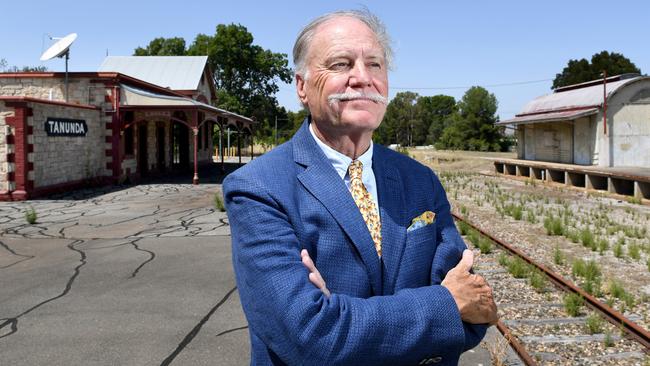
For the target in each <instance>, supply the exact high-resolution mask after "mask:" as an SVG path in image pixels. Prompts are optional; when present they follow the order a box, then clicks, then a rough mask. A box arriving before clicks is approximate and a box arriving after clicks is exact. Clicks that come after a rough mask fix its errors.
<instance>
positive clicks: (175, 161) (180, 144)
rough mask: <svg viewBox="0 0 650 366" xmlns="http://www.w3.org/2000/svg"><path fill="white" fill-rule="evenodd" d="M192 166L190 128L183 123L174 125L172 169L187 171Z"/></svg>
mask: <svg viewBox="0 0 650 366" xmlns="http://www.w3.org/2000/svg"><path fill="white" fill-rule="evenodd" d="M189 166H190V134H189V128H187V126H185V125H184V124H182V123H178V122H174V123H173V124H172V167H173V168H174V169H187V168H189Z"/></svg>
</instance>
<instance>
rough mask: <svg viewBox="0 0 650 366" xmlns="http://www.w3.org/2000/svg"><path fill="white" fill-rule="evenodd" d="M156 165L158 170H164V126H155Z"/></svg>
mask: <svg viewBox="0 0 650 366" xmlns="http://www.w3.org/2000/svg"><path fill="white" fill-rule="evenodd" d="M156 166H157V167H158V171H159V172H161V173H162V172H164V171H165V168H166V166H165V127H162V126H158V127H157V128H156Z"/></svg>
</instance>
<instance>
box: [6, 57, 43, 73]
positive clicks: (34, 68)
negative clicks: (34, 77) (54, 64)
mask: <svg viewBox="0 0 650 366" xmlns="http://www.w3.org/2000/svg"><path fill="white" fill-rule="evenodd" d="M0 71H3V72H43V71H47V66H42V65H41V66H23V67H18V66H15V65H14V66H9V63H8V62H7V60H5V59H4V58H0Z"/></svg>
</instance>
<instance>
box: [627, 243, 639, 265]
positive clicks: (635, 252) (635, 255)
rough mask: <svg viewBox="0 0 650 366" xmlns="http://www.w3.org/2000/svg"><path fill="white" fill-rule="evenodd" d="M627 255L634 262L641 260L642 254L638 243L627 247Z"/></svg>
mask: <svg viewBox="0 0 650 366" xmlns="http://www.w3.org/2000/svg"><path fill="white" fill-rule="evenodd" d="M627 255H629V256H630V258H632V259H634V260H637V261H638V260H639V259H641V253H640V248H639V245H637V244H636V243H632V244H630V245H629V246H628V247H627Z"/></svg>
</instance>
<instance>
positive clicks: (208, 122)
mask: <svg viewBox="0 0 650 366" xmlns="http://www.w3.org/2000/svg"><path fill="white" fill-rule="evenodd" d="M64 80H65V74H64V73H60V72H37V73H0V200H5V201H6V200H24V199H29V198H33V197H38V196H43V195H47V194H51V193H55V192H62V191H68V190H71V189H75V188H81V187H85V186H89V185H109V184H116V183H120V182H124V181H126V180H129V181H132V182H133V181H138V180H139V179H141V178H143V177H145V176H149V175H163V174H167V173H169V172H172V171H187V172H188V174H192V171H193V183H194V184H198V183H199V165H200V164H202V163H212V162H213V155H214V154H215V150H216V155H218V156H219V157H220V159H221V164H222V166H223V156H224V149H225V143H222V141H225V136H224V135H225V134H226V133H228V137H229V136H230V133H231V132H234V134H235V136H236V137H235V138H236V146H237V151H238V154H239V157H240V159H241V154H242V151H243V149H242V146H243V145H246V146H251V147H252V142H253V141H252V136H253V127H254V121H253V120H251V119H250V118H247V117H244V116H240V115H238V114H235V113H232V112H229V111H226V110H223V109H219V108H216V107H214V106H212V105H211V104H210V103H211V102H214V101H215V96H216V93H215V87H214V82H213V79H212V76H211V72H210V70H209V68H208V66H207V56H143V57H138V56H127V57H107V58H106V60H105V61H104V63H103V64H102V66H101V67H100V69H99V71H97V72H71V73H68V85H67V93H66V84H65V82H64ZM66 94H67V96H68V99H67V100H66ZM217 130H218V132H215V131H217ZM213 134H214V135H213ZM216 134H218V139H216V140H217V141H218V144H216V145H217V146H215V143H214V142H213V136H215V137H216V136H217V135H216ZM228 141H230V138H228ZM251 152H252V149H251Z"/></svg>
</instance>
